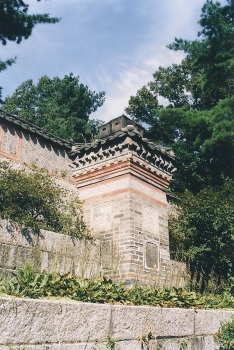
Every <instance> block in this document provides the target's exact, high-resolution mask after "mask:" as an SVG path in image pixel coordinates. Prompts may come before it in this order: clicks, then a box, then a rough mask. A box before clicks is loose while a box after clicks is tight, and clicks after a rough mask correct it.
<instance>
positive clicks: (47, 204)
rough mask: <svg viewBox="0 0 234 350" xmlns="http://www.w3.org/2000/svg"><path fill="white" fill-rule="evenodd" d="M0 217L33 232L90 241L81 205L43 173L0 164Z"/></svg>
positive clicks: (35, 169)
mask: <svg viewBox="0 0 234 350" xmlns="http://www.w3.org/2000/svg"><path fill="white" fill-rule="evenodd" d="M0 217H1V218H2V219H8V220H10V221H13V222H16V223H17V224H19V225H20V226H22V227H29V228H32V229H34V230H38V229H45V230H49V231H55V232H59V233H64V234H69V235H72V236H75V237H77V238H90V236H89V230H88V229H87V227H86V225H85V223H84V221H83V217H82V208H81V202H80V201H79V199H78V198H77V197H75V198H69V196H68V193H67V192H66V190H64V189H62V188H61V187H59V186H58V185H57V184H56V183H55V180H54V178H53V177H52V176H51V175H50V174H49V173H48V171H47V170H45V169H38V168H36V167H32V169H31V170H30V171H26V170H25V169H13V168H12V167H11V166H10V165H9V163H7V162H1V163H0Z"/></svg>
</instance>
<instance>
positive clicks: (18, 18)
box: [0, 0, 59, 45]
mask: <svg viewBox="0 0 234 350" xmlns="http://www.w3.org/2000/svg"><path fill="white" fill-rule="evenodd" d="M37 1H40V0H37ZM28 9H29V5H28V4H26V3H25V2H24V1H22V0H14V1H7V0H6V1H1V2H0V19H1V20H0V41H1V42H2V44H3V45H6V44H7V41H8V40H9V41H16V43H17V44H19V43H20V42H21V41H22V39H27V38H28V37H29V36H30V35H31V34H32V30H33V28H34V27H35V25H37V24H39V23H56V22H58V21H59V18H55V17H50V16H49V15H48V14H38V15H37V14H28Z"/></svg>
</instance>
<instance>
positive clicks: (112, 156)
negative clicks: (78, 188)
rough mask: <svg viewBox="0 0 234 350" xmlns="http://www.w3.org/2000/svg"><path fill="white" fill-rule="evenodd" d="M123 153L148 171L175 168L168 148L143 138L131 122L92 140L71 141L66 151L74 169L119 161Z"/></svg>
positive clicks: (163, 170)
mask: <svg viewBox="0 0 234 350" xmlns="http://www.w3.org/2000/svg"><path fill="white" fill-rule="evenodd" d="M126 157H127V158H128V159H131V160H132V161H133V162H136V163H138V164H143V166H146V165H147V167H148V168H150V169H151V168H152V171H161V172H163V173H164V174H168V175H172V173H173V172H174V171H176V168H175V165H174V164H175V157H174V154H173V152H172V151H171V149H169V148H163V147H159V146H157V145H155V144H154V143H153V142H150V141H149V140H148V139H146V138H143V137H142V136H141V135H140V133H139V132H138V131H137V129H136V128H135V127H134V126H132V125H128V126H127V127H126V128H123V129H122V130H120V131H117V132H116V133H114V134H111V135H109V136H107V137H105V138H100V139H97V140H95V141H94V142H92V143H89V144H85V145H78V146H76V145H74V146H73V147H72V151H71V153H70V158H71V159H72V160H73V163H74V165H75V166H76V167H77V170H78V169H80V170H81V169H83V170H84V171H86V168H87V169H88V168H90V167H91V168H92V171H93V170H95V168H96V167H100V166H101V165H103V166H105V163H106V162H107V163H111V162H112V163H116V162H118V161H120V162H121V161H122V160H123V159H125V158H126ZM156 169H158V170H156ZM78 171H79V170H78Z"/></svg>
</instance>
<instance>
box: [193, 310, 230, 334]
mask: <svg viewBox="0 0 234 350" xmlns="http://www.w3.org/2000/svg"><path fill="white" fill-rule="evenodd" d="M233 315H234V312H233V311H223V310H196V312H195V334H196V335H203V334H215V333H217V332H218V330H219V327H220V322H227V321H229V320H230V319H231V317H232V316H233Z"/></svg>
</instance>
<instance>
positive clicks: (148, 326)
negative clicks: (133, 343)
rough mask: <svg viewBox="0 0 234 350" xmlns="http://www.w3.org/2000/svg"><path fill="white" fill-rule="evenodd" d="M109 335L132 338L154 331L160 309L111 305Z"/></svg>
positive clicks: (116, 337) (119, 338)
mask: <svg viewBox="0 0 234 350" xmlns="http://www.w3.org/2000/svg"><path fill="white" fill-rule="evenodd" d="M111 315H112V319H111V337H112V338H113V339H114V340H134V339H137V338H138V337H140V336H141V335H143V334H148V333H149V331H152V332H154V333H155V332H156V330H157V324H158V322H159V320H160V316H161V309H160V308H151V307H143V306H118V305H114V306H112V314H111Z"/></svg>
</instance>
